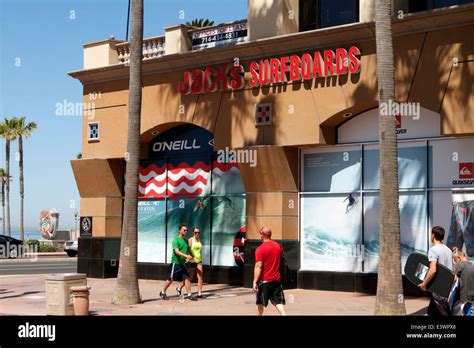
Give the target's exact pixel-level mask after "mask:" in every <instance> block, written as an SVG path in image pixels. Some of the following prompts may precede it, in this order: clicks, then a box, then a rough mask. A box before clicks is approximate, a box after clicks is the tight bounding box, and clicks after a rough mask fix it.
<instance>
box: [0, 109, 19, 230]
mask: <svg viewBox="0 0 474 348" xmlns="http://www.w3.org/2000/svg"><path fill="white" fill-rule="evenodd" d="M16 123H17V119H16V118H12V119H6V118H5V120H4V121H3V122H2V123H0V137H1V138H4V139H5V159H6V163H5V176H6V177H7V178H9V177H10V143H11V141H12V140H15V132H14V130H15V129H16V127H17V125H16ZM5 201H6V216H5V217H6V227H7V228H6V232H7V235H8V236H10V235H11V226H10V180H7V181H6V182H5Z"/></svg>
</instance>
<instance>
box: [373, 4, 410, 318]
mask: <svg viewBox="0 0 474 348" xmlns="http://www.w3.org/2000/svg"><path fill="white" fill-rule="evenodd" d="M391 13H392V0H376V2H375V41H376V47H377V77H378V88H379V105H384V104H385V105H387V104H388V102H389V100H391V101H394V99H395V64H394V58H393V43H392V18H391ZM395 123H396V121H395V115H391V116H383V115H382V114H381V113H380V114H379V138H380V261H379V268H378V280H377V297H376V301H375V314H376V315H405V314H406V309H405V301H404V298H403V286H402V267H401V261H400V260H401V258H400V210H399V207H398V163H397V134H396V128H395V127H396V126H395Z"/></svg>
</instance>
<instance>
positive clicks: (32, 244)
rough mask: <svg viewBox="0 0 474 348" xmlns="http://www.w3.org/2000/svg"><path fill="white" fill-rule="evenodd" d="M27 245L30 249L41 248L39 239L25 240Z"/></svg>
mask: <svg viewBox="0 0 474 348" xmlns="http://www.w3.org/2000/svg"><path fill="white" fill-rule="evenodd" d="M24 243H25V245H27V246H28V247H29V248H39V244H40V242H39V240H37V239H28V240H25V242H24Z"/></svg>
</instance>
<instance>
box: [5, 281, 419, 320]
mask: <svg viewBox="0 0 474 348" xmlns="http://www.w3.org/2000/svg"><path fill="white" fill-rule="evenodd" d="M115 283H116V280H115V279H95V278H88V279H87V284H88V285H89V286H91V288H92V289H91V295H90V311H91V315H254V314H255V305H254V303H255V295H254V292H253V291H252V289H247V288H241V287H233V286H229V285H222V284H209V285H207V284H205V285H204V289H203V290H204V295H207V298H206V299H202V300H199V301H196V302H194V301H189V300H182V299H181V300H180V299H179V298H178V297H176V296H175V295H176V291H175V287H176V286H177V285H178V283H177V282H174V283H173V284H172V285H171V287H170V288H169V289H168V296H169V297H170V299H169V300H168V301H162V300H159V299H158V294H159V292H160V290H161V288H162V285H163V281H159V280H140V281H139V284H140V292H141V295H142V299H143V303H142V304H139V305H133V306H115V305H112V304H111V303H110V301H111V299H112V294H113V290H114V287H115ZM193 285H195V284H193ZM195 290H196V287H195V286H193V291H195ZM285 297H286V301H287V306H286V307H287V308H286V309H287V312H288V314H289V315H373V313H374V306H375V296H373V295H367V294H360V293H349V292H334V291H317V290H301V289H295V290H286V291H285ZM405 303H406V308H407V314H409V315H424V313H425V312H426V307H427V306H428V299H427V298H406V299H405ZM265 314H267V315H276V314H277V312H276V310H275V308H273V306H271V305H269V307H268V308H267V309H266V311H265ZM0 315H46V294H45V275H44V274H41V275H36V274H34V275H15V276H0Z"/></svg>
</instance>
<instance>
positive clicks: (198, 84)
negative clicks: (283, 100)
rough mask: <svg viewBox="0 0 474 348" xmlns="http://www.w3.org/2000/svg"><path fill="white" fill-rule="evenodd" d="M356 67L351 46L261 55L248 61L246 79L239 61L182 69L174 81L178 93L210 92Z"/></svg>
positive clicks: (342, 72)
mask: <svg viewBox="0 0 474 348" xmlns="http://www.w3.org/2000/svg"><path fill="white" fill-rule="evenodd" d="M359 71H360V50H359V48H358V47H357V46H352V47H350V48H349V50H346V49H345V48H337V49H336V50H324V51H322V52H321V51H316V52H314V54H309V53H305V54H303V55H302V56H301V57H300V56H297V55H292V56H286V57H281V58H270V59H262V60H259V61H258V62H257V61H252V62H250V65H249V72H250V75H251V78H250V80H248V81H247V83H246V81H245V80H244V73H245V70H244V67H243V66H242V65H225V66H220V67H217V68H213V67H210V68H206V69H205V70H201V69H196V70H192V71H185V72H184V76H183V80H182V81H180V82H178V91H179V93H180V94H185V95H186V94H198V93H212V92H215V91H217V90H236V89H240V88H243V87H245V86H246V85H247V86H248V87H251V88H253V87H258V86H267V85H271V84H274V83H282V82H290V81H300V80H309V79H313V78H318V77H327V76H340V75H346V74H348V73H351V74H357V73H358V72H359Z"/></svg>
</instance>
